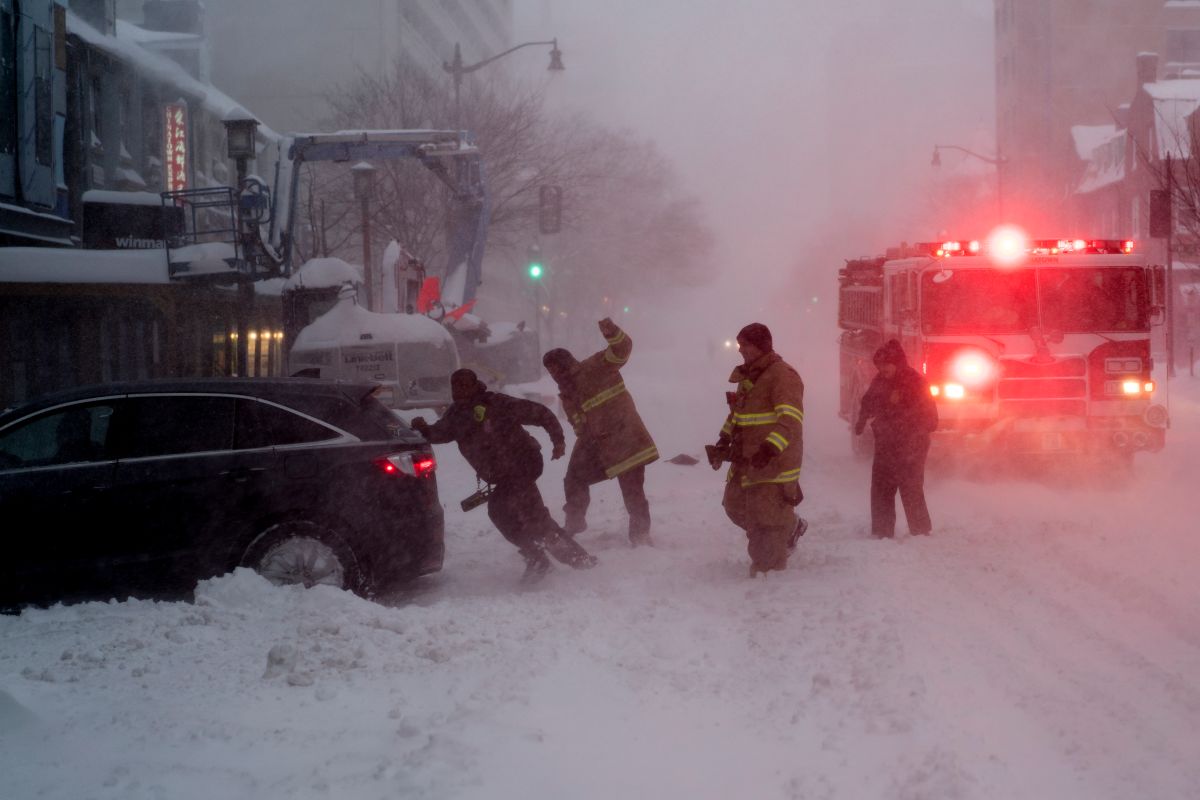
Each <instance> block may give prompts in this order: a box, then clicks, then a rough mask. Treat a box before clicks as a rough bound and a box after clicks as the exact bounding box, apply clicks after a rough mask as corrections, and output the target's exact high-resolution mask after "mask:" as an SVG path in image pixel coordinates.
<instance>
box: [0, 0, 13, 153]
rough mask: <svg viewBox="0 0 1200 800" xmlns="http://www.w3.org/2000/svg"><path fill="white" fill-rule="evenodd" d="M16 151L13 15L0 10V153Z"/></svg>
mask: <svg viewBox="0 0 1200 800" xmlns="http://www.w3.org/2000/svg"><path fill="white" fill-rule="evenodd" d="M16 151H17V40H16V31H15V30H14V27H13V15H12V13H11V12H9V11H0V153H15V152H16Z"/></svg>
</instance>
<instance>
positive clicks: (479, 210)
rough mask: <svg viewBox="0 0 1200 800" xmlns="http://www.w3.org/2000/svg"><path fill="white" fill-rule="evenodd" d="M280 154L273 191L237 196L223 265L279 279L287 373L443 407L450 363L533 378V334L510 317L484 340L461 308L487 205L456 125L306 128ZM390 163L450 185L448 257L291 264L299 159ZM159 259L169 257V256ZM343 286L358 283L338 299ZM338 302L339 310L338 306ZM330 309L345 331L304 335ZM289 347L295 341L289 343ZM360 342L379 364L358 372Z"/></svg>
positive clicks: (396, 253) (192, 203)
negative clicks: (376, 386)
mask: <svg viewBox="0 0 1200 800" xmlns="http://www.w3.org/2000/svg"><path fill="white" fill-rule="evenodd" d="M280 150H281V152H284V153H286V159H285V160H284V161H282V162H281V163H280V164H279V167H278V169H277V171H276V176H275V190H274V191H273V192H272V191H269V190H267V189H266V187H265V186H264V185H263V182H262V181H261V179H256V178H251V179H249V180H248V181H247V182H245V183H244V184H243V187H242V190H241V191H240V192H239V193H238V203H239V208H240V214H239V215H238V216H239V219H240V235H239V236H238V237H237V240H236V241H235V242H233V243H232V244H233V245H234V248H235V250H236V249H237V248H240V252H235V253H234V254H233V255H234V256H235V257H234V258H233V259H232V261H233V263H240V264H249V265H250V267H249V271H250V272H251V273H252V277H254V278H263V277H268V278H269V277H272V276H279V277H282V278H284V279H286V283H285V284H284V286H283V288H282V292H281V294H282V304H283V332H284V344H283V349H284V352H285V353H286V354H288V356H289V363H288V373H289V374H305V375H316V376H319V377H335V378H347V379H363V378H364V377H365V378H369V379H373V380H378V381H380V382H381V383H382V384H383V385H384V387H385V391H384V392H383V393H382V394H381V398H382V399H384V400H385V401H387V402H388V403H389V404H390V405H392V406H394V407H396V408H413V407H428V406H435V407H436V406H441V405H446V404H448V403H449V392H450V383H449V375H450V372H451V371H453V369H455V368H457V367H458V366H459V365H460V364H463V365H466V366H472V367H475V368H476V369H477V370H478V371H479V372H480V373H481V377H483V378H484V380H487V381H489V382H491V383H492V384H493V385H496V384H503V383H521V382H526V381H532V380H535V379H536V378H537V377H538V376H539V375H540V361H539V360H538V356H539V353H538V349H539V344H538V341H537V337H536V334H535V333H534V332H533V331H532V330H525V327H524V326H523V325H519V324H518V325H505V324H501V325H498V326H497V327H498V329H499V331H501V332H502V333H501V335H500V336H493V335H492V329H491V328H490V327H489V326H488V324H487V322H486V321H484V320H483V319H482V318H481V317H479V316H478V315H474V314H471V313H470V312H471V311H472V310H473V307H474V305H475V295H476V290H477V289H478V286H479V284H480V283H481V282H482V262H483V249H484V242H485V240H486V235H487V225H488V220H489V214H490V206H489V201H488V193H487V186H486V180H485V170H484V165H483V161H482V157H481V155H480V153H479V150H478V148H476V147H475V145H474V144H473V143H472V142H471V141H470V140H469V138H468V136H467V134H466V133H465V132H460V131H440V130H392V131H340V132H337V133H322V134H306V135H297V136H293V137H288V138H287V139H285V141H284V143H283V145H282V146H281V148H280ZM401 159H413V160H416V161H418V162H419V163H420V164H421V165H423V166H424V167H425V168H427V169H428V170H429V171H430V172H432V173H433V174H434V175H435V176H437V177H438V179H440V180H441V181H442V182H443V183H445V184H446V185H447V186H448V187H449V188H450V199H451V207H450V208H449V209H448V212H447V220H448V224H447V239H446V243H447V262H446V264H445V267H444V269H443V270H442V274H441V275H430V274H428V273H429V272H432V271H433V270H429V269H427V267H426V266H425V264H424V263H422V262H421V261H420V260H419V259H417V258H416V257H414V256H413V255H412V254H411V253H409V252H408V251H407V250H406V249H405V248H404V247H403V246H402V245H401V244H400V243H397V242H394V241H393V242H391V243H390V244H389V245H388V247H387V248H386V249H385V252H384V254H383V257H382V258H381V259H380V261H379V262H378V263H371V264H366V265H364V267H363V270H364V272H361V273H360V272H358V271H357V270H356V269H355V268H353V267H350V266H349V265H346V264H345V262H340V261H339V260H337V259H329V258H325V259H315V260H314V261H319V262H322V263H320V264H317V265H314V266H315V268H310V267H309V265H308V264H296V263H294V258H295V253H296V248H295V246H294V245H295V241H296V229H297V222H298V218H299V216H300V205H301V202H302V195H303V194H304V192H303V191H302V188H301V181H300V176H301V170H302V167H303V165H305V164H309V163H318V162H320V163H336V164H346V165H347V167H348V168H351V167H350V165H358V164H363V163H364V162H365V163H370V162H375V163H378V162H380V161H395V160H401ZM281 191H282V192H283V194H284V197H283V199H282V200H281V201H278V202H271V200H270V198H271V197H272V196H274V197H276V198H279V197H280V194H281ZM168 197H169V199H170V200H172V202H173V203H174V204H176V205H179V206H182V207H184V208H187V209H189V211H192V210H194V208H195V207H196V205H197V201H198V199H199V198H198V195H197V192H196V191H184V192H178V193H174V194H172V195H169V196H168ZM268 207H270V208H271V210H267V208H268ZM192 218H193V223H192V224H191V225H189V226H187V229H188V230H189V231H191V232H193V235H192V236H191V237H185V238H183V239H182V240H181V243H182V244H183V245H185V246H186V247H187V248H189V249H190V250H192V251H194V250H195V249H196V248H197V246H198V245H203V244H204V243H205V242H206V241H207V240H206V239H205V238H204V237H203V236H201V235H199V233H200V232H201V231H202V230H203V225H201V224H199V223H198V222H197V221H196V220H195V217H194V213H193V214H192ZM216 218H217V219H226V218H227V215H225V214H218V215H217V217H216ZM218 233H219V232H218ZM209 235H210V236H211V234H209ZM208 246H209V247H210V248H211V247H212V245H211V244H209V245H208ZM169 260H170V261H171V262H172V263H176V262H177V261H179V260H180V259H179V258H178V257H169ZM333 261H338V263H339V264H340V265H341V266H340V267H337V266H335V267H334V268H332V269H331V268H330V266H329V263H327V262H333ZM256 265H257V271H256ZM367 271H369V272H370V273H371V274H370V275H369V276H368V275H367V274H365V273H366V272H367ZM182 272H186V269H185V270H182ZM347 284H350V285H352V286H354V287H355V288H356V289H357V292H355V293H353V295H354V296H353V297H351V298H350V299H349V300H347V297H348V295H347V293H346V291H345V288H346V285H347ZM370 287H374V288H373V289H372V288H370ZM339 297H340V298H341V301H339V299H338V298H339ZM347 302H350V303H352V304H353V303H358V304H359V305H360V306H361V308H359V309H358V311H356V312H353V313H352V312H349V311H347V310H346V309H345V308H344V306H345V305H346V303H347ZM339 306H343V307H342V308H341V309H340V310H337V309H338V307H339ZM335 310H337V312H336V313H337V317H338V319H339V320H340V321H341V322H342V323H343V327H344V325H345V324H350V323H354V325H351V327H352V328H353V329H345V330H340V329H339V330H337V331H334V330H333V328H331V327H330V325H329V324H328V320H326V324H324V325H322V326H321V328H320V331H319V332H318V331H309V335H305V331H306V330H307V328H308V326H311V325H315V324H317V323H318V321H319V319H320V318H321V317H322V316H323V315H325V314H331V313H334V311H335ZM371 315H384V316H389V317H395V316H397V315H399V316H425V317H428V318H429V320H432V321H434V322H436V323H438V324H439V325H440V326H442V327H443V328H444V329H445V331H446V332H447V333H448V334H449V336H447V337H441V336H438V335H437V331H436V330H433V328H435V327H436V326H430V325H428V324H424V323H426V322H427V320H421V321H419V322H418V321H415V320H408V321H404V320H399V319H391V320H384V319H372V318H371ZM359 327H361V328H362V330H359V329H358V328H359ZM410 335H411V341H410V340H409V337H410ZM396 337H399V338H396ZM443 339H445V340H446V341H450V342H451V344H450V350H451V351H452V352H449V353H448V352H447V346H446V341H444V340H443ZM297 343H299V344H300V345H301V347H300V349H299V350H297V349H296V345H297ZM364 348H366V349H368V350H371V354H370V359H369V361H370V363H372V364H375V365H376V366H378V367H379V369H378V370H375V371H374V372H372V371H371V370H367V371H366V372H364V369H365V368H366V366H367V363H368V362H367V361H364V358H365V356H364ZM376 351H378V352H376ZM384 352H387V353H390V354H391V356H390V358H384V357H383V355H381V354H382V353H384ZM460 355H461V358H460ZM401 362H403V363H401ZM368 373H369V374H368Z"/></svg>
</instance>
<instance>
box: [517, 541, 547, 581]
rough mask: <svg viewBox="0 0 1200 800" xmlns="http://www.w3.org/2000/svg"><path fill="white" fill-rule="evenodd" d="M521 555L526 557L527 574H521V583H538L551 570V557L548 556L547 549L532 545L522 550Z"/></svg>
mask: <svg viewBox="0 0 1200 800" xmlns="http://www.w3.org/2000/svg"><path fill="white" fill-rule="evenodd" d="M521 555H522V556H524V557H525V574H524V575H522V576H521V583H537V582H538V581H540V580H541V579H542V578H544V577H546V573H547V572H549V571H550V559H549V558H547V557H546V551H545V550H542V549H541V548H540V547H530V548H527V549H525V550H522V551H521Z"/></svg>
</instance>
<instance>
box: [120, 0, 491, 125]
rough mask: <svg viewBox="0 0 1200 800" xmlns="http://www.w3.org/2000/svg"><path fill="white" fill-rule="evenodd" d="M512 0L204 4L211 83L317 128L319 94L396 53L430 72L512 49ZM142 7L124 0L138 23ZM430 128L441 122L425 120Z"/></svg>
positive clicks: (380, 68) (280, 118)
mask: <svg viewBox="0 0 1200 800" xmlns="http://www.w3.org/2000/svg"><path fill="white" fill-rule="evenodd" d="M512 4H513V0H343V2H339V3H308V4H305V5H304V8H303V11H302V12H300V11H298V10H297V4H296V2H295V0H256V1H255V2H253V3H248V2H245V0H205V3H204V7H205V31H206V34H207V38H208V44H209V48H210V54H211V63H212V76H211V77H212V82H213V83H214V84H216V85H217V86H220V87H221V88H222V89H224V90H225V91H228V92H230V93H231V94H234V95H235V96H237V97H238V98H240V99H241V100H243V101H244V102H245V104H246V107H247V108H253V109H254V111H255V113H256V114H258V115H259V119H260V120H262V121H263V122H265V123H267V124H268V125H270V126H271V127H273V128H275V129H276V130H279V131H285V132H303V131H314V130H319V129H320V128H321V125H322V120H323V118H324V116H325V111H324V108H325V104H324V97H325V96H326V95H328V94H329V93H330V92H333V91H334V90H335V89H336V88H337V87H338V86H339V85H344V84H346V83H348V82H350V81H353V80H354V79H355V78H356V77H357V76H358V75H359V74H362V73H366V74H368V75H371V74H375V75H378V74H383V73H385V72H387V71H389V70H390V69H391V65H392V62H393V61H394V60H395V58H396V57H397V56H398V55H400V54H401V53H403V54H405V55H407V56H409V57H411V58H412V59H413V60H414V61H416V63H418V64H421V65H424V66H425V67H426V68H427V70H428V71H429V73H430V74H431V75H437V76H441V77H443V78H445V80H446V81H447V85H448V84H449V80H450V77H449V76H448V75H445V74H444V73H443V71H442V62H443V61H449V60H450V59H451V58H452V57H453V55H454V45H455V44H456V43H458V44H460V46H461V48H462V54H463V58H464V59H465V60H466V61H467V62H468V63H471V62H475V61H479V60H482V59H484V58H488V57H490V56H493V55H496V54H497V53H500V52H503V51H504V50H506V49H508V48H509V47H511V46H512V20H513V10H512ZM140 10H141V4H140V3H137V2H133V0H129V2H122V3H121V5H120V13H121V15H122V16H123V17H126V16H127V17H128V18H129V19H131V20H132V19H136V18H137V14H138V13H139V11H140ZM430 124H431V125H432V126H434V127H437V126H439V125H444V124H446V121H439V120H430Z"/></svg>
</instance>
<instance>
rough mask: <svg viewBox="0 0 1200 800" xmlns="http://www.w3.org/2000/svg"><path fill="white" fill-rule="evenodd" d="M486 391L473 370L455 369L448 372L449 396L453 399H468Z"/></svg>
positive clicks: (485, 387)
mask: <svg viewBox="0 0 1200 800" xmlns="http://www.w3.org/2000/svg"><path fill="white" fill-rule="evenodd" d="M486 391H487V386H485V385H484V384H483V381H481V380H479V376H478V375H476V374H475V372H474V371H473V370H469V369H456V370H454V372H452V373H450V396H451V398H453V399H454V400H469V399H470V398H472V397H474V396H475V395H478V394H483V393H484V392H486Z"/></svg>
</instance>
